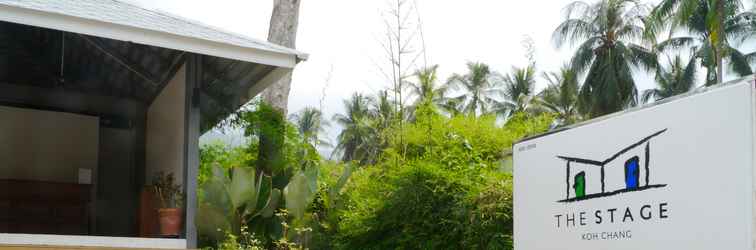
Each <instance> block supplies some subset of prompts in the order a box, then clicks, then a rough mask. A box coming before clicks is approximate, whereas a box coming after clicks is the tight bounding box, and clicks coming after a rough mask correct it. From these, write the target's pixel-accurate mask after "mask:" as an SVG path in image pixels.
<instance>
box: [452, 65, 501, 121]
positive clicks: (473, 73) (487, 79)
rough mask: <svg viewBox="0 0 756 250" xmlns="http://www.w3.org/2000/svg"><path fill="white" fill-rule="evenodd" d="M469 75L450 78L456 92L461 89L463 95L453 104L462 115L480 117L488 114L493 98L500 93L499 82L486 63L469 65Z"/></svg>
mask: <svg viewBox="0 0 756 250" xmlns="http://www.w3.org/2000/svg"><path fill="white" fill-rule="evenodd" d="M467 70H468V72H467V74H464V75H459V74H454V75H452V76H451V78H449V81H448V84H449V86H450V87H452V88H453V89H454V90H459V89H460V88H461V89H462V91H463V92H464V94H463V95H461V96H457V97H454V99H456V100H454V101H450V102H451V103H455V104H458V105H459V107H460V108H461V112H462V113H466V114H468V115H478V114H483V113H487V112H488V106H489V104H491V103H492V102H493V101H495V100H494V99H493V96H494V95H495V94H497V93H499V92H500V90H499V89H497V87H498V85H499V82H498V80H497V79H496V78H495V75H496V74H495V73H494V72H492V71H491V70H490V69H489V67H488V65H486V64H484V63H480V62H477V63H473V62H468V63H467Z"/></svg>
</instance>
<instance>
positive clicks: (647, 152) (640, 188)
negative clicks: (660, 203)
mask: <svg viewBox="0 0 756 250" xmlns="http://www.w3.org/2000/svg"><path fill="white" fill-rule="evenodd" d="M664 132H667V129H666V128H665V129H662V130H660V131H658V132H656V133H653V134H651V135H649V136H646V137H645V138H643V139H641V140H640V141H637V142H635V143H633V144H630V145H629V146H627V147H625V148H623V149H622V150H620V151H618V152H617V153H615V154H614V155H612V156H611V157H609V158H606V159H605V160H603V161H596V160H590V159H582V158H576V157H567V156H557V158H559V159H562V160H565V161H566V162H567V164H566V168H567V176H566V190H567V194H566V197H565V198H564V199H562V200H558V201H557V202H559V203H570V202H578V201H584V200H590V199H595V198H603V197H609V196H613V195H617V194H621V193H627V192H637V191H644V190H648V189H653V188H662V187H666V186H667V184H650V182H649V181H650V180H649V178H650V174H649V173H650V168H649V164H650V159H651V153H650V147H651V146H650V145H651V142H650V140H651V139H652V138H654V137H656V136H659V135H661V134H662V133H664ZM644 143H645V145H646V146H645V149H644V153H645V164H644V170H645V181H646V182H645V185H643V186H640V185H638V187H636V188H623V189H619V190H614V191H609V192H606V191H605V188H604V187H605V186H606V183H605V180H604V167H605V166H606V164H608V163H610V162H612V161H614V160H616V159H617V158H619V157H620V156H622V155H623V154H625V153H627V152H628V151H630V150H631V149H633V148H636V147H638V146H640V145H643V144H644ZM632 158H635V159H637V158H638V157H637V156H634V157H631V158H630V159H632ZM573 162H575V163H582V164H587V165H591V166H597V167H600V168H601V192H600V193H593V194H585V195H584V196H581V197H570V176H571V174H570V163H573Z"/></svg>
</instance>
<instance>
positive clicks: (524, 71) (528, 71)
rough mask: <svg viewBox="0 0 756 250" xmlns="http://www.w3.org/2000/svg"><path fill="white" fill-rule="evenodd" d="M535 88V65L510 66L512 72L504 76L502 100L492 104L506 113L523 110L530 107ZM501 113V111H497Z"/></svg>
mask: <svg viewBox="0 0 756 250" xmlns="http://www.w3.org/2000/svg"><path fill="white" fill-rule="evenodd" d="M534 89H535V67H534V66H533V65H529V66H527V67H525V68H517V67H512V72H511V73H509V74H507V75H506V76H505V77H504V89H503V94H504V97H505V98H506V99H505V100H504V101H503V102H497V103H495V104H494V106H495V107H497V108H495V109H496V110H499V111H504V112H505V113H506V114H512V113H516V112H524V111H527V110H529V109H531V106H530V104H531V103H532V101H533V97H534V96H533V91H535V90H534ZM497 113H501V112H497Z"/></svg>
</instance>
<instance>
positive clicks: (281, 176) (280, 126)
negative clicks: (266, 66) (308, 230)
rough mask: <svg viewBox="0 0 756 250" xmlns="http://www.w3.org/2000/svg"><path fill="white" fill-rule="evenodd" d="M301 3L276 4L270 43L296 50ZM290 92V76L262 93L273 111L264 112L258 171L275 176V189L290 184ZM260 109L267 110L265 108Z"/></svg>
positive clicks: (284, 1)
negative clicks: (286, 151) (287, 149)
mask: <svg viewBox="0 0 756 250" xmlns="http://www.w3.org/2000/svg"><path fill="white" fill-rule="evenodd" d="M299 1H300V0H274V1H273V14H272V15H271V17H270V28H269V30H268V41H269V42H271V43H275V44H278V45H281V46H284V47H288V48H294V45H295V44H296V38H297V25H298V23H299ZM290 89H291V73H289V74H286V75H285V76H284V77H282V78H281V79H280V80H278V82H276V83H274V84H273V85H271V86H270V87H268V88H267V89H266V90H265V91H263V93H262V99H263V102H265V104H263V105H270V108H271V110H262V111H263V112H265V114H266V115H267V116H268V117H266V119H264V120H261V121H260V122H262V123H263V124H260V126H261V128H262V129H261V132H260V138H259V143H260V144H259V145H258V147H259V148H258V158H257V159H258V161H257V166H258V171H263V172H264V173H265V174H268V175H271V176H273V185H274V187H276V188H283V187H284V186H285V185H286V183H288V177H289V174H288V173H285V172H286V169H285V165H286V162H285V161H286V159H285V158H284V156H283V153H282V152H283V145H284V140H286V138H285V128H286V122H285V120H286V112H287V105H288V102H289V90H290ZM261 108H265V107H264V106H263V107H261Z"/></svg>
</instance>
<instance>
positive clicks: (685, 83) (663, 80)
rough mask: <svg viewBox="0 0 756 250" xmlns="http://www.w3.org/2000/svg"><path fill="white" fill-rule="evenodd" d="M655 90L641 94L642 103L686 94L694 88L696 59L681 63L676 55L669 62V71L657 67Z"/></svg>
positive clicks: (680, 59)
mask: <svg viewBox="0 0 756 250" xmlns="http://www.w3.org/2000/svg"><path fill="white" fill-rule="evenodd" d="M656 84H657V88H655V89H648V90H646V91H644V92H643V95H642V99H641V100H642V101H643V102H644V103H645V102H649V101H652V100H660V99H664V98H667V97H670V96H674V95H679V94H683V93H686V92H688V91H690V90H691V89H693V87H694V86H696V59H695V58H690V60H688V62H683V60H682V58H681V57H680V56H679V55H678V56H676V57H675V59H674V60H673V61H670V62H669V69H668V70H667V69H664V68H662V67H659V69H657V73H656Z"/></svg>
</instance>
